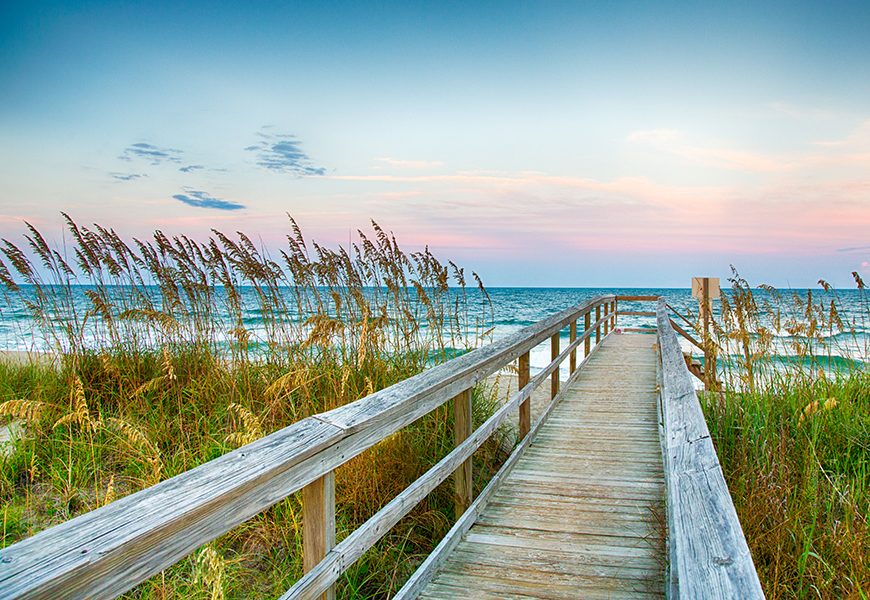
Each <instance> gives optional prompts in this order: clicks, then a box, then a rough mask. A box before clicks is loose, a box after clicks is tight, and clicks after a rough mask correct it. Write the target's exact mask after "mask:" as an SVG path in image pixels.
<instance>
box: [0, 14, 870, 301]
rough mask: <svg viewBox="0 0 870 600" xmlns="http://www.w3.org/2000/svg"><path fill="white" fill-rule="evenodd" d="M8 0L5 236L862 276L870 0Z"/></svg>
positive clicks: (598, 281) (638, 273) (676, 271)
mask: <svg viewBox="0 0 870 600" xmlns="http://www.w3.org/2000/svg"><path fill="white" fill-rule="evenodd" d="M255 4H256V5H255V6H253V7H252V6H249V5H248V4H247V3H234V2H222V3H219V4H218V5H217V8H215V7H214V6H212V7H206V6H205V5H201V4H191V3H187V4H185V3H178V2H176V3H160V2H149V3H147V4H146V3H124V2H113V3H98V2H91V3H55V4H48V3H38V2H26V3H8V2H7V3H4V4H3V7H2V8H0V183H2V188H0V189H2V192H3V193H2V195H0V234H2V237H6V238H10V239H13V240H15V239H20V238H19V235H20V233H21V232H23V225H22V220H27V221H29V222H31V223H33V224H34V225H36V226H37V227H38V228H40V229H41V230H42V231H43V232H44V233H47V234H49V235H52V234H53V235H55V238H56V239H57V240H58V243H60V240H61V239H62V225H61V223H62V221H61V216H60V211H65V212H68V213H69V214H70V215H71V216H72V217H73V218H74V219H75V220H76V221H78V222H80V223H82V224H89V223H93V222H97V223H99V224H101V225H104V226H107V227H112V228H114V229H115V230H116V231H118V232H119V233H122V234H123V235H126V236H130V237H132V236H136V237H142V236H147V235H148V234H149V233H150V232H151V231H153V230H154V229H161V230H163V231H164V232H166V233H167V234H176V233H184V234H187V235H191V236H194V237H200V238H204V237H205V236H206V235H208V232H209V230H210V229H211V228H217V229H220V230H222V231H227V232H232V231H235V230H242V231H244V232H245V233H247V234H248V235H251V236H258V237H259V238H260V239H262V240H263V243H264V244H265V245H266V246H269V247H275V248H277V247H279V246H280V245H281V240H282V238H283V235H284V234H286V233H287V232H288V231H289V227H288V223H287V221H286V217H285V213H290V214H292V215H293V216H294V217H295V218H296V219H297V220H298V222H299V223H300V225H301V226H302V228H303V231H304V232H305V233H306V235H307V236H308V237H309V238H311V237H313V238H315V239H316V240H317V241H318V242H321V243H324V244H338V243H346V241H347V237H348V232H349V231H355V230H356V229H357V228H362V229H364V230H365V229H367V225H368V222H369V219H372V218H373V219H375V220H377V221H378V222H379V223H380V224H381V225H382V226H383V227H384V228H385V229H388V230H392V231H393V232H394V233H395V235H396V237H397V239H398V241H399V243H400V244H401V245H402V246H404V247H407V248H408V249H412V250H413V249H419V248H422V247H423V246H424V245H427V244H428V245H429V246H430V248H432V249H433V251H434V252H435V253H436V255H437V256H439V257H441V258H443V259H448V258H449V259H453V260H454V261H456V262H459V263H460V264H462V265H464V266H466V267H468V268H470V269H473V270H475V271H477V272H479V273H480V274H481V276H482V277H483V279H484V282H486V283H488V284H489V285H531V286H581V287H582V286H610V285H613V286H632V285H637V286H686V285H688V283H689V281H690V277H691V276H693V275H711V276H717V275H718V276H721V277H726V276H727V275H728V274H729V268H728V266H729V264H734V265H735V266H736V267H737V268H738V269H739V270H740V272H741V274H742V275H743V276H744V277H747V278H748V279H749V280H750V281H751V282H754V283H762V282H764V283H770V284H773V285H777V286H789V285H790V286H793V287H800V286H807V285H810V286H812V285H815V282H816V281H817V280H818V279H819V278H824V279H827V280H829V281H832V282H834V283H836V284H837V285H839V286H842V287H851V277H850V273H851V271H855V270H857V271H861V272H863V273H864V274H865V275H870V267H868V261H870V235H868V231H870V35H868V34H867V32H868V31H870V3H868V2H866V1H865V2H861V3H859V2H852V3H796V2H788V3H786V2H782V3H765V4H763V5H761V6H759V5H758V4H757V3H731V4H728V5H727V6H725V5H722V4H721V3H698V2H692V3H688V2H686V3H682V2H671V3H655V4H653V3H641V2H637V3H631V2H615V3H602V2H594V3H593V2H589V3H583V2H549V3H548V2H537V3H503V2H500V3H425V4H424V3H421V4H418V5H414V4H409V3H405V2H403V3H386V2H384V3H365V4H362V3H338V2H336V3H316V4H315V3H310V4H305V3H292V2H291V3H274V4H269V3H255Z"/></svg>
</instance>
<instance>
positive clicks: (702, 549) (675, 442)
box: [657, 299, 764, 600]
mask: <svg viewBox="0 0 870 600" xmlns="http://www.w3.org/2000/svg"><path fill="white" fill-rule="evenodd" d="M657 312H658V317H657V321H658V328H659V341H660V353H661V373H660V380H661V397H662V413H663V414H662V417H663V422H664V434H665V435H664V446H665V464H666V469H665V476H666V480H667V490H668V495H667V497H668V506H667V512H668V525H669V530H670V545H671V552H670V557H671V558H670V568H671V573H670V578H669V579H670V582H669V583H670V590H671V596H672V597H678V598H680V599H681V600H685V599H692V600H695V599H698V600H701V599H719V598H722V599H725V598H728V599H737V598H748V599H754V598H764V593H763V592H762V589H761V584H760V583H759V581H758V574H757V573H756V571H755V565H754V564H753V562H752V556H751V554H750V553H749V548H748V546H747V545H746V539H745V537H744V535H743V529H742V528H741V526H740V521H739V520H738V519H737V513H736V511H735V510H734V504H733V502H732V501H731V496H730V495H729V493H728V487H727V486H726V484H725V479H724V477H723V475H722V469H721V467H720V466H719V459H718V457H717V456H716V450H715V448H714V447H713V442H712V440H711V439H710V433H709V431H708V429H707V423H706V421H705V420H704V414H703V413H702V412H701V406H700V403H699V402H698V396H697V394H696V392H695V388H694V385H693V384H692V378H691V375H690V374H689V370H688V368H687V367H686V363H685V361H684V360H683V354H682V352H681V350H680V346H679V343H678V341H677V336H676V333H675V332H674V329H673V327H672V326H671V321H670V318H669V316H668V310H667V305H666V304H665V301H664V299H662V300H660V301H659V305H658V311H657Z"/></svg>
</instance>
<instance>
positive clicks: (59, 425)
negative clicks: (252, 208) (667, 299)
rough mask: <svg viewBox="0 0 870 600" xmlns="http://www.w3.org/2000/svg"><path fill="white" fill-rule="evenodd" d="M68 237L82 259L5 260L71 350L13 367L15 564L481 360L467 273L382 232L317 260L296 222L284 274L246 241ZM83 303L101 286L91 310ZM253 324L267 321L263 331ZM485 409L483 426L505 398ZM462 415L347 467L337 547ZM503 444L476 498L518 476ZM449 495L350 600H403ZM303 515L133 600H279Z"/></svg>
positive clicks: (259, 531)
mask: <svg viewBox="0 0 870 600" xmlns="http://www.w3.org/2000/svg"><path fill="white" fill-rule="evenodd" d="M68 225H69V232H70V235H71V237H72V239H73V240H75V246H74V248H71V249H64V253H61V252H58V251H56V250H54V249H51V248H49V246H48V244H47V243H46V242H45V241H44V239H43V237H42V236H41V235H40V233H39V232H38V231H36V230H35V229H33V228H30V231H29V234H28V243H29V246H30V248H29V250H30V252H31V253H32V255H33V256H35V257H36V259H35V260H36V261H37V262H38V264H39V265H40V267H39V268H37V267H36V266H35V265H34V263H33V262H31V259H30V258H29V257H28V256H27V254H26V253H25V252H24V251H23V250H21V249H19V248H18V247H17V246H15V245H14V244H12V243H10V242H8V241H4V247H3V248H2V252H3V254H4V260H3V263H4V264H2V266H0V278H2V280H3V283H4V285H5V293H6V294H7V297H8V298H9V299H10V300H16V301H18V302H20V303H22V304H23V305H24V306H25V307H26V308H27V310H28V311H29V312H30V315H31V316H32V317H33V318H34V319H35V320H36V321H37V322H38V323H40V324H41V325H42V328H43V332H44V334H45V335H46V336H48V338H49V339H50V340H52V342H53V343H54V345H55V347H57V348H61V349H63V351H62V352H60V351H59V352H57V353H56V355H57V356H58V358H57V359H56V360H54V361H34V362H32V363H28V362H26V361H20V360H8V361H2V362H0V415H2V416H0V419H2V421H0V423H3V422H4V421H5V422H9V421H11V420H16V421H17V422H20V423H22V424H23V427H24V430H23V431H24V435H23V436H22V437H23V439H22V440H21V441H20V442H19V443H17V444H16V445H15V446H14V450H13V451H12V452H11V453H9V454H8V455H4V457H3V458H2V459H0V467H2V468H0V513H2V519H3V526H2V536H3V537H2V545H3V546H7V545H9V544H12V543H14V542H16V541H18V540H20V539H23V538H24V537H27V536H30V535H33V534H34V533H37V532H38V531H41V530H43V529H45V528H47V527H50V526H51V525H53V524H56V523H59V522H62V521H64V520H67V519H70V518H72V517H74V516H76V515H79V514H82V513H84V512H87V511H89V510H93V509H95V508H98V507H100V506H102V505H104V504H107V503H109V502H111V501H112V500H114V499H116V498H119V497H121V496H124V495H127V494H130V493H133V492H135V491H137V490H140V489H143V488H145V487H147V486H150V485H153V484H154V483H156V482H158V481H161V480H164V479H167V478H170V477H172V476H174V475H177V474H179V473H182V472H184V471H187V470H189V469H191V468H193V467H196V466H198V465H200V464H203V463H205V462H207V461H209V460H212V459H214V458H216V457H218V456H221V455H222V454H224V453H226V452H228V451H229V450H231V449H234V448H237V447H239V446H241V445H244V444H246V443H249V442H251V441H253V440H255V439H258V438H259V437H262V436H263V435H266V434H268V433H270V432H272V431H276V430H278V429H280V428H283V427H285V426H287V425H290V424H292V423H293V422H295V421H297V420H299V419H302V418H305V417H307V416H309V415H312V414H316V413H319V412H322V411H326V410H329V409H331V408H335V407H337V406H340V405H343V404H346V403H349V402H352V401H354V400H357V399H358V398H361V397H364V396H366V395H368V394H370V393H372V392H373V391H377V390H380V389H383V388H385V387H387V386H389V385H392V384H393V383H396V382H398V381H401V380H403V379H406V378H408V377H410V376H413V375H415V374H417V373H419V372H421V371H422V370H423V369H424V368H425V367H426V366H429V365H431V364H433V363H436V362H440V361H443V360H446V359H448V358H449V357H451V356H454V355H455V354H456V352H458V351H459V352H461V351H464V350H465V349H468V348H470V347H471V346H472V345H473V344H475V343H477V339H476V335H477V333H483V331H484V329H483V326H484V324H485V323H486V319H487V313H486V306H485V305H484V306H475V307H471V306H469V305H468V303H467V301H466V296H465V293H464V292H465V285H466V280H465V274H464V271H463V270H462V269H461V268H459V267H458V266H456V265H453V264H452V263H448V265H446V266H445V265H442V264H441V263H440V262H439V261H438V260H437V259H436V258H435V257H434V256H432V255H431V254H430V253H429V252H428V251H425V252H422V253H412V254H406V253H404V252H402V251H401V250H400V248H399V247H398V245H397V244H396V242H395V239H393V238H392V236H390V235H388V234H387V233H386V232H384V231H382V230H381V229H380V228H379V227H378V226H377V225H376V224H373V228H374V232H375V235H374V239H373V240H369V239H368V238H366V237H365V236H364V235H363V234H362V233H361V234H360V236H361V238H360V239H361V240H362V241H361V242H360V243H359V244H357V245H354V246H353V247H352V248H350V249H349V250H348V251H350V252H352V253H353V257H351V255H349V254H348V253H347V252H348V251H345V250H341V251H337V252H336V251H332V250H328V249H326V248H323V247H321V246H319V245H317V244H316V243H314V242H311V243H306V241H305V240H304V239H303V237H302V233H301V232H300V231H299V229H298V228H297V227H296V225H295V223H294V222H293V221H292V219H291V221H290V226H291V228H292V230H293V233H292V234H291V235H290V236H288V249H287V250H286V251H285V252H283V253H282V260H281V263H278V262H275V261H272V260H271V259H270V258H269V257H268V256H266V255H264V254H263V253H261V252H260V251H259V250H258V249H257V248H256V247H255V245H254V244H253V243H252V242H251V241H250V240H249V239H248V238H246V237H245V236H244V235H242V234H239V237H238V239H237V240H230V239H229V238H228V237H226V236H224V235H222V234H220V233H218V232H215V236H214V237H213V238H212V239H211V240H209V241H208V242H206V243H204V244H198V243H196V242H194V241H192V240H190V239H187V238H184V237H180V238H173V239H169V238H167V237H166V236H163V235H162V234H160V233H159V232H158V233H157V234H155V236H154V239H153V240H150V241H147V242H139V241H137V242H136V243H135V246H133V247H131V246H129V245H127V244H126V243H124V242H123V241H122V240H120V238H119V237H118V236H117V235H115V234H114V232H112V231H111V230H106V229H103V228H100V227H98V226H97V227H95V228H94V229H92V230H89V229H86V228H80V227H78V226H77V225H76V224H75V223H73V222H72V221H71V220H70V221H69V222H68ZM309 252H310V254H309ZM67 256H73V257H74V259H73V260H74V263H72V264H71V263H69V262H67V258H66V257H67ZM13 271H14V273H15V276H13V275H12V272H13ZM472 277H474V278H475V279H476V275H472ZM477 283H478V285H480V282H479V279H477ZM449 284H452V287H451V285H449ZM76 285H86V286H88V287H87V291H86V300H87V304H86V305H85V306H84V307H82V305H81V302H80V299H79V300H77V299H76V297H75V294H76V293H77V292H76V288H75V286H76ZM481 289H482V285H481ZM287 290H290V291H291V292H292V293H290V294H287V293H286V291H287ZM252 298H253V302H254V303H255V305H254V306H253V307H252V306H244V302H246V301H247V302H251V299H252ZM77 301H78V302H79V303H78V304H76V302H77ZM288 303H290V304H288ZM252 308H253V309H255V313H257V314H259V315H261V317H260V320H259V322H257V323H254V324H252V323H250V322H247V323H246V322H244V317H243V315H245V314H250V313H251V309H252ZM83 309H84V310H83ZM288 315H291V316H288ZM252 331H256V332H258V333H257V334H256V335H255V334H252ZM469 331H471V332H472V336H471V338H469V337H468V334H467V332H469ZM474 394H475V397H474V406H475V413H474V421H475V424H476V425H479V424H480V423H482V422H483V421H484V420H485V419H486V418H487V417H488V416H489V414H491V411H492V410H493V407H494V402H495V399H494V398H490V397H487V396H485V395H484V394H483V393H482V392H481V391H480V390H475V392H474ZM452 415H453V411H452V410H451V407H450V406H449V404H448V405H447V406H444V407H441V408H439V409H438V410H436V411H433V412H432V413H430V414H429V415H426V416H425V417H423V418H421V419H420V420H419V421H417V422H416V423H414V424H412V425H410V426H408V427H406V428H405V429H404V430H402V431H400V432H398V433H396V434H395V435H393V436H390V437H389V438H388V439H386V440H384V441H383V442H381V443H380V444H377V445H376V446H375V447H373V448H372V449H370V450H369V451H367V452H365V453H363V454H362V455H360V456H358V457H356V458H354V459H352V460H351V461H349V462H348V463H347V464H346V465H344V466H343V467H341V468H340V469H338V471H337V473H336V503H337V516H336V520H337V534H338V538H339V540H340V539H341V538H342V537H343V536H344V535H347V534H348V533H350V532H351V531H353V530H354V529H355V528H356V527H357V526H358V525H360V524H361V523H363V522H364V521H365V520H366V519H367V518H369V517H370V516H371V515H373V514H374V513H375V512H376V511H377V510H378V509H379V508H380V507H381V506H383V505H384V504H386V502H388V501H389V500H391V499H392V498H393V497H395V496H396V495H398V493H399V492H400V491H402V490H403V489H404V488H405V487H407V486H408V485H409V484H410V483H411V482H413V481H414V480H415V479H416V478H417V477H419V476H420V475H421V474H423V473H424V472H425V471H426V470H428V469H429V468H430V467H431V466H432V465H434V464H435V463H436V462H437V461H438V460H439V459H440V458H442V457H443V456H445V455H446V454H447V453H448V452H449V451H450V450H451V449H452V447H453V424H452ZM499 442H500V440H498V439H493V440H491V441H490V442H489V443H488V444H486V445H485V446H484V447H483V448H481V450H479V451H478V453H477V454H476V455H475V459H474V460H475V473H476V481H475V487H476V491H479V490H480V488H481V486H482V485H485V483H486V481H487V480H488V479H489V477H490V476H491V474H492V473H493V472H494V471H495V470H496V469H497V468H498V467H499V466H500V464H501V462H502V461H503V460H504V458H505V455H504V450H503V446H504V445H503V444H500V443H499ZM451 486H452V484H451V483H450V482H449V481H448V482H446V483H445V484H443V485H442V486H441V487H440V488H438V489H437V490H435V491H434V492H433V493H432V494H430V496H429V497H428V498H427V499H426V500H424V501H423V502H422V503H421V504H420V505H419V506H418V507H417V508H416V509H415V510H414V511H413V512H412V513H411V514H410V515H408V516H407V517H406V518H405V519H403V520H402V521H401V522H400V523H399V524H398V525H397V526H396V527H395V528H394V529H393V530H392V531H391V532H390V534H388V536H387V537H385V538H384V539H383V540H382V541H381V542H380V543H379V544H378V545H377V546H376V547H375V548H374V549H372V550H371V551H369V552H368V553H367V554H366V555H365V556H364V557H363V558H362V559H361V560H360V561H358V562H357V564H355V565H354V566H353V567H352V568H351V569H350V571H349V572H348V573H347V574H346V575H345V576H344V577H343V578H342V579H341V580H340V581H339V584H338V595H339V597H340V598H386V597H388V596H389V595H390V594H391V593H392V592H395V591H396V590H397V589H398V588H399V587H400V586H401V584H402V583H403V582H404V580H405V579H406V578H407V577H408V575H409V574H410V572H411V571H412V569H413V567H414V566H415V565H416V564H419V563H420V562H421V561H422V559H423V557H425V555H427V554H428V553H429V552H430V551H431V550H432V548H434V546H435V545H436V544H437V542H438V541H439V540H440V539H441V538H442V537H443V535H444V534H445V533H446V532H447V530H448V529H449V527H450V526H451V525H452V523H453V519H454V515H453V504H454V503H453V490H452V487H451ZM301 515H302V512H301V501H300V494H296V495H293V496H291V497H289V498H287V499H286V500H284V501H282V502H279V503H278V504H277V505H275V506H273V507H272V508H271V509H269V510H267V511H265V512H264V513H262V514H260V515H258V516H257V517H255V518H253V519H251V520H249V521H248V522H246V523H245V524H243V525H241V526H240V527H237V528H236V529H234V530H232V531H231V532H229V533H228V534H226V535H224V536H223V537H221V538H219V539H217V540H215V541H214V542H212V543H210V544H208V545H207V546H206V547H204V548H201V549H200V550H198V551H197V552H196V553H194V554H193V555H191V556H190V557H188V558H187V559H185V560H182V561H181V562H179V563H178V564H176V565H175V566H173V567H171V568H169V569H167V570H166V571H165V572H164V573H162V574H161V575H159V576H157V577H155V578H153V579H152V580H150V581H148V582H146V583H144V584H142V585H140V586H139V587H138V588H136V589H135V590H134V591H132V592H130V593H129V594H128V595H127V597H130V598H142V599H145V598H149V599H150V598H161V599H162V598H176V597H177V598H212V599H217V598H251V597H277V596H279V595H280V594H282V593H283V592H284V591H286V590H287V589H288V588H289V587H290V586H291V585H292V583H293V582H294V581H296V580H297V579H298V578H299V577H300V576H301V574H302V564H301V555H302V554H301V547H302V546H301V543H302V523H301Z"/></svg>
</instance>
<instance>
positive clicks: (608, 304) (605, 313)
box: [602, 302, 610, 337]
mask: <svg viewBox="0 0 870 600" xmlns="http://www.w3.org/2000/svg"><path fill="white" fill-rule="evenodd" d="M602 306H604V335H605V337H606V336H607V326H608V325H610V319H608V318H607V314H608V312H607V311H608V309H610V303H609V302H605V303H604V304H603V305H602Z"/></svg>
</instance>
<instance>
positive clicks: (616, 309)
mask: <svg viewBox="0 0 870 600" xmlns="http://www.w3.org/2000/svg"><path fill="white" fill-rule="evenodd" d="M618 302H619V301H618V300H614V301H613V311H611V314H612V315H613V323H611V325H610V330H611V331H613V330H614V329H616V320H617V319H618V318H619V304H617V303H618Z"/></svg>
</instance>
